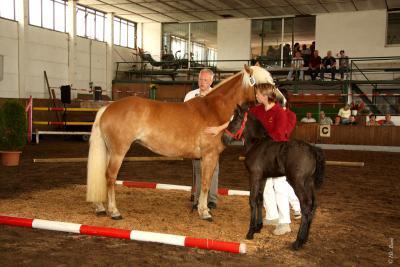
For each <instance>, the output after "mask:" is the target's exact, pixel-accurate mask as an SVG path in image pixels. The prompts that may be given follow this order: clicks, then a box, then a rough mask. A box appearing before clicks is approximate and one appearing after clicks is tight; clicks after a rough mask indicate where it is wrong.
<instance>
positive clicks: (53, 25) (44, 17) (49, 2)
mask: <svg viewBox="0 0 400 267" xmlns="http://www.w3.org/2000/svg"><path fill="white" fill-rule="evenodd" d="M66 12H67V3H66V1H64V0H29V24H30V25H34V26H39V27H43V28H46V29H50V30H56V31H60V32H66V31H67V30H66Z"/></svg>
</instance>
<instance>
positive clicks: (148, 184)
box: [116, 180, 250, 196]
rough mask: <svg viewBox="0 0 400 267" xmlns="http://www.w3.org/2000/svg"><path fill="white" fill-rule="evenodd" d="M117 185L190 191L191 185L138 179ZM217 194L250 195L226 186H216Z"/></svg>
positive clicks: (118, 182)
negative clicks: (140, 180)
mask: <svg viewBox="0 0 400 267" xmlns="http://www.w3.org/2000/svg"><path fill="white" fill-rule="evenodd" d="M116 184H117V185H123V186H126V187H133V188H150V189H164V190H182V191H188V192H190V191H191V189H192V187H191V186H187V185H173V184H159V183H153V182H138V181H120V180H118V181H116ZM218 194H219V195H222V196H250V192H249V191H243V190H232V189H228V188H218Z"/></svg>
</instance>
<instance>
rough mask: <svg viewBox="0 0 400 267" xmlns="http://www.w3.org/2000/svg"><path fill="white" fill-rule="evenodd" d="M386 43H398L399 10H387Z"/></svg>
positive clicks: (399, 37)
mask: <svg viewBox="0 0 400 267" xmlns="http://www.w3.org/2000/svg"><path fill="white" fill-rule="evenodd" d="M386 44H389V45H391V44H400V11H391V12H388V21H387V31H386Z"/></svg>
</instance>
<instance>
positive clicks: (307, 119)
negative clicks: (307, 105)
mask: <svg viewBox="0 0 400 267" xmlns="http://www.w3.org/2000/svg"><path fill="white" fill-rule="evenodd" d="M300 122H301V123H314V122H317V121H316V120H315V119H314V118H313V117H312V113H311V112H307V114H306V117H304V118H302V119H301V121H300Z"/></svg>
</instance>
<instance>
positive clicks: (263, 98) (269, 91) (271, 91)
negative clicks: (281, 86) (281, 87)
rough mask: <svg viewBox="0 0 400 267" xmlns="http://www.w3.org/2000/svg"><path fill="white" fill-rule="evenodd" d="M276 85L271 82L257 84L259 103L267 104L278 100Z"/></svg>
mask: <svg viewBox="0 0 400 267" xmlns="http://www.w3.org/2000/svg"><path fill="white" fill-rule="evenodd" d="M275 90H276V88H275V85H273V84H269V83H262V84H259V85H257V88H256V98H257V101H258V102H259V103H262V104H264V105H267V104H268V103H272V102H275V101H276V93H275Z"/></svg>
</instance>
